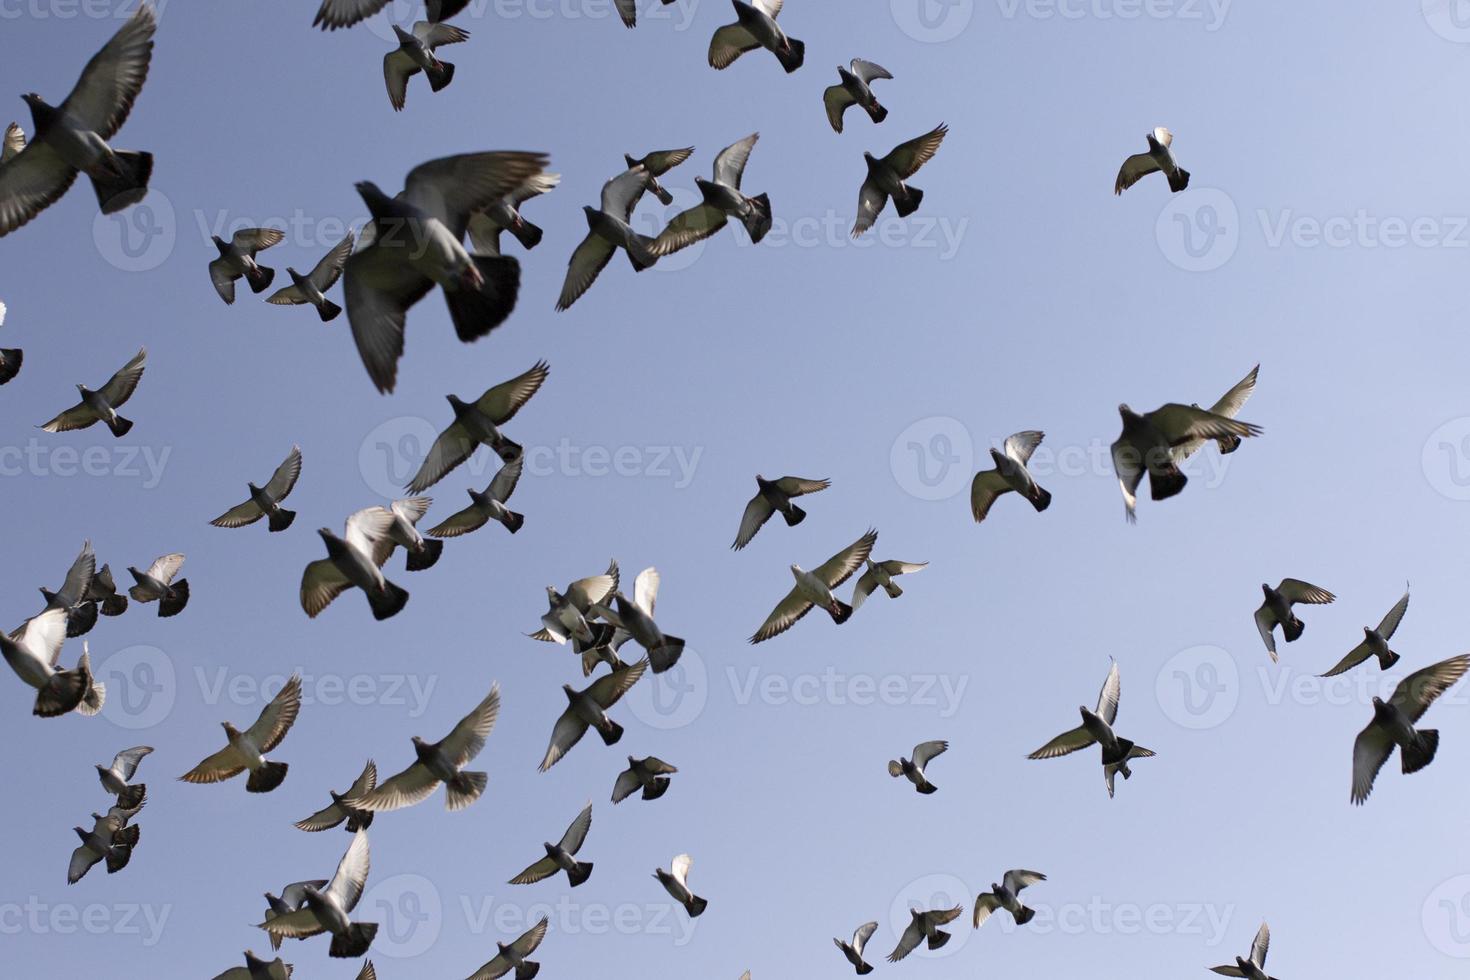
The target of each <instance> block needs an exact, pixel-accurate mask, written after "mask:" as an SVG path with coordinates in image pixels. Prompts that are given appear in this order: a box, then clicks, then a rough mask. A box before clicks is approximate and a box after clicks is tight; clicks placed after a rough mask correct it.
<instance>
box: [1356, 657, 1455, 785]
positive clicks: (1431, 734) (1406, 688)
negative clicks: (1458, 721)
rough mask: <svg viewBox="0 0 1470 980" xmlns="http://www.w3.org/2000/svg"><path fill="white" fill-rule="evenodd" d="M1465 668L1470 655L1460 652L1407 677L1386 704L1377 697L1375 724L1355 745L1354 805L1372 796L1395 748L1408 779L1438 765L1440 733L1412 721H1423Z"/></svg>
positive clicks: (1365, 731) (1371, 722)
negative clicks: (1432, 763) (1395, 747)
mask: <svg viewBox="0 0 1470 980" xmlns="http://www.w3.org/2000/svg"><path fill="white" fill-rule="evenodd" d="M1467 669H1470V654H1464V653H1462V654H1460V655H1459V656H1458V657H1451V658H1450V659H1448V660H1442V661H1440V662H1439V663H1437V664H1432V665H1430V666H1428V667H1425V668H1423V669H1421V670H1417V671H1415V672H1414V673H1412V674H1410V675H1409V676H1408V677H1405V678H1404V679H1403V680H1402V681H1399V685H1398V687H1396V688H1394V691H1393V696H1392V697H1390V698H1389V699H1388V700H1387V701H1384V700H1383V699H1382V698H1378V697H1375V698H1374V699H1373V720H1372V721H1370V722H1368V727H1366V728H1364V729H1363V730H1362V731H1361V732H1359V733H1358V738H1357V740H1356V741H1354V742H1353V794H1352V800H1353V803H1354V804H1356V805H1361V804H1362V803H1363V801H1364V800H1366V799H1367V798H1368V794H1369V793H1371V792H1373V780H1374V779H1375V778H1377V776H1378V770H1380V769H1382V768H1383V764H1384V763H1385V762H1387V761H1388V757H1389V756H1391V755H1393V749H1394V746H1395V745H1397V746H1398V748H1399V759H1400V761H1401V762H1402V763H1403V771H1404V774H1405V775H1408V774H1409V773H1411V772H1418V771H1419V770H1420V769H1423V768H1424V767H1425V766H1427V765H1429V764H1430V763H1431V762H1433V761H1434V754H1435V753H1436V752H1437V751H1439V732H1438V731H1436V730H1435V729H1431V728H1424V729H1417V728H1415V727H1414V723H1415V722H1417V721H1418V720H1419V719H1420V718H1423V717H1424V712H1426V711H1428V710H1429V706H1430V705H1431V704H1433V703H1434V701H1435V699H1436V698H1438V697H1439V696H1440V695H1441V694H1443V693H1444V692H1445V691H1447V690H1449V689H1450V688H1451V687H1452V686H1453V685H1454V684H1455V682H1456V681H1458V680H1459V679H1460V678H1461V677H1464V676H1465V671H1466V670H1467Z"/></svg>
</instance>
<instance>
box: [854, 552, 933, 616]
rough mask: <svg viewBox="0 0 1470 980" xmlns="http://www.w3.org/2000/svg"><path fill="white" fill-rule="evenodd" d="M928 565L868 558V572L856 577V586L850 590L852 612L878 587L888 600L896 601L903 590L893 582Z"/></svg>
mask: <svg viewBox="0 0 1470 980" xmlns="http://www.w3.org/2000/svg"><path fill="white" fill-rule="evenodd" d="M928 564H929V563H928V562H927V561H920V562H912V561H897V560H894V559H890V560H888V561H873V560H872V559H871V558H869V559H868V560H867V566H868V570H867V571H865V572H863V574H862V575H860V576H859V577H858V580H857V586H856V587H855V588H854V589H853V590H852V608H853V611H854V612H856V611H857V608H858V606H861V605H862V604H863V602H864V600H866V599H867V598H868V596H870V595H872V594H873V590H874V589H876V588H878V586H880V585H881V586H883V591H884V592H886V593H888V598H890V599H897V598H898V597H899V596H901V595H903V589H901V588H899V587H898V583H897V582H895V581H893V580H894V579H895V578H896V577H898V576H899V575H912V574H913V573H914V572H922V571H923V570H924V569H925V568H926V567H927V566H928Z"/></svg>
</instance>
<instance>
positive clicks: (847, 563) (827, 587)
mask: <svg viewBox="0 0 1470 980" xmlns="http://www.w3.org/2000/svg"><path fill="white" fill-rule="evenodd" d="M877 540H878V532H877V531H873V530H870V531H868V533H866V534H864V535H863V536H862V537H860V538H858V539H857V540H856V541H854V542H853V543H852V544H850V545H848V546H847V547H846V548H843V549H842V550H841V551H839V552H837V554H835V555H833V556H832V557H831V558H829V559H827V560H826V561H824V562H823V563H822V564H820V565H818V566H817V567H816V568H814V569H812V570H811V571H807V570H806V569H804V568H802V567H801V566H800V565H792V566H791V575H792V577H793V578H795V579H796V584H795V585H794V586H792V588H791V591H790V592H788V593H786V597H785V598H784V599H782V600H781V601H780V602H778V603H776V608H775V609H772V610H771V614H770V615H769V616H767V617H766V621H765V622H764V623H762V624H761V627H760V629H758V630H756V631H755V633H754V634H753V635H752V636H751V638H750V642H751V643H760V642H761V641H763V640H769V639H770V638H771V637H773V636H779V635H780V634H782V633H784V632H786V631H787V630H789V629H790V628H791V627H792V626H794V625H796V622H797V621H798V620H799V619H801V617H803V616H805V615H806V614H807V613H809V612H811V611H812V607H813V606H820V607H821V608H823V609H825V610H826V611H827V613H828V615H830V616H831V617H832V622H834V623H838V624H842V623H845V622H847V620H848V617H850V616H851V615H852V606H850V605H848V604H847V603H845V602H843V601H842V600H841V599H839V598H837V596H835V595H833V594H832V590H833V589H835V588H837V587H838V586H839V585H841V584H842V583H843V582H846V581H847V580H848V579H849V578H851V577H852V574H853V573H854V572H856V571H857V570H858V569H859V568H861V567H862V566H863V563H864V562H865V561H867V560H868V555H869V554H871V553H872V551H873V545H874V543H875V542H877Z"/></svg>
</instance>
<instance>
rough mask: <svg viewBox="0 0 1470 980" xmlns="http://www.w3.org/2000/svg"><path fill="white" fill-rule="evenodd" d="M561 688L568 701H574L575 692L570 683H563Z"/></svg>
mask: <svg viewBox="0 0 1470 980" xmlns="http://www.w3.org/2000/svg"><path fill="white" fill-rule="evenodd" d="M561 689H562V692H563V693H564V694H566V696H567V700H568V701H576V700H577V692H576V691H575V690H573V689H572V685H570V684H563V685H562V686H561Z"/></svg>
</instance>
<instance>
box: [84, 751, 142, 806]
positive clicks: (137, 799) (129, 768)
mask: <svg viewBox="0 0 1470 980" xmlns="http://www.w3.org/2000/svg"><path fill="white" fill-rule="evenodd" d="M152 751H153V746H151V745H137V746H134V747H133V748H131V749H123V750H122V751H121V752H119V753H118V754H117V755H115V756H113V757H112V765H110V766H101V765H99V766H97V767H96V768H97V778H98V779H99V780H101V782H102V788H103V789H105V790H107V792H109V793H111V794H112V795H113V796H116V797H117V805H118V806H120V807H122V808H123V809H124V810H132V809H134V808H137V807H141V806H142V805H143V800H144V798H145V797H147V795H148V784H147V783H129V782H128V780H130V779H132V778H133V775H134V773H136V772H137V771H138V764H139V763H140V762H142V761H143V757H144V756H146V755H148V754H149V753H151V752H152Z"/></svg>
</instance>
